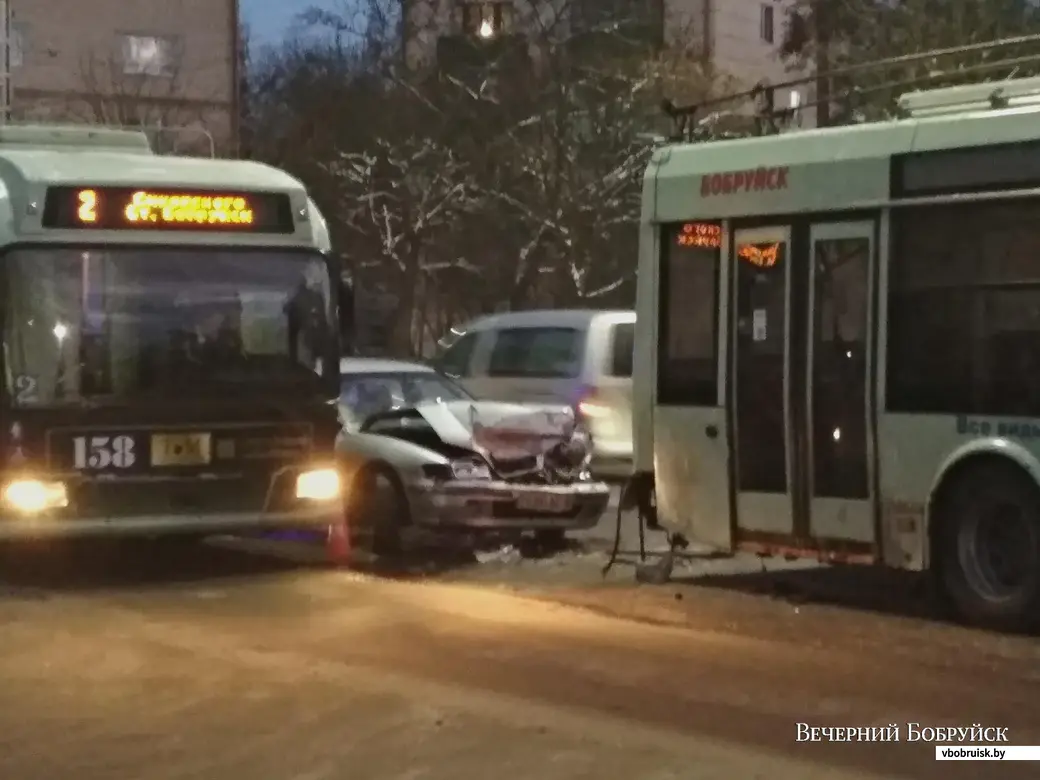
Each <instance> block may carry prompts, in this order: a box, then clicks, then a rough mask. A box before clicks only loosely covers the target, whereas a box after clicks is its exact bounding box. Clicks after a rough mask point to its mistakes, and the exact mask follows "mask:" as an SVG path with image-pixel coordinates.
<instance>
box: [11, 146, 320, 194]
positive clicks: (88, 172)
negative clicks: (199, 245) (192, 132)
mask: <svg viewBox="0 0 1040 780" xmlns="http://www.w3.org/2000/svg"><path fill="white" fill-rule="evenodd" d="M0 164H3V168H2V169H0V176H2V177H3V180H4V184H6V185H7V187H8V188H12V186H13V187H18V186H19V185H32V184H36V185H42V186H45V187H46V186H55V185H67V186H102V185H107V186H115V187H118V186H128V187H131V186H136V187H140V186H144V185H148V184H154V185H155V186H156V187H159V186H164V187H195V188H198V189H210V190H214V189H215V190H220V189H241V190H256V191H268V192H270V191H274V192H293V191H298V192H303V189H304V187H303V184H302V183H300V181H299V180H298V179H296V178H294V177H292V176H290V175H289V174H287V173H285V172H283V171H280V170H278V169H276V168H271V167H270V166H267V165H263V164H262V163H257V162H251V161H246V160H220V159H216V160H212V159H209V158H201V157H168V156H161V155H143V154H136V153H133V152H130V153H125V152H115V151H107V150H105V151H98V150H94V149H90V148H87V149H68V150H62V151H58V150H56V149H30V148H25V147H21V148H17V147H15V148H4V147H3V146H2V145H0Z"/></svg>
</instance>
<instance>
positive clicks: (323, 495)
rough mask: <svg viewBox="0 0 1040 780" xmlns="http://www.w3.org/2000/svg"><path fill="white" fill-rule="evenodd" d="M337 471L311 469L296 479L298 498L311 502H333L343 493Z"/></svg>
mask: <svg viewBox="0 0 1040 780" xmlns="http://www.w3.org/2000/svg"><path fill="white" fill-rule="evenodd" d="M342 489H343V488H342V485H341V484H340V477H339V472H338V471H337V470H336V469H311V470H310V471H304V472H303V473H302V474H300V475H299V476H298V477H296V497H297V498H302V499H307V500H309V501H331V500H332V499H334V498H339V496H340V493H341V492H342Z"/></svg>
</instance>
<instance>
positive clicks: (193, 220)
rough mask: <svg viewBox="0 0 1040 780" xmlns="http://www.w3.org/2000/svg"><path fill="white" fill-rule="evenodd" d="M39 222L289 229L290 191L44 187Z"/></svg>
mask: <svg viewBox="0 0 1040 780" xmlns="http://www.w3.org/2000/svg"><path fill="white" fill-rule="evenodd" d="M43 226H44V227H45V228H57V229H60V230H187V231H198V232H200V233H205V232H234V233H292V232H293V231H294V230H295V225H294V223H293V214H292V206H291V204H290V203H289V196H288V195H286V194H283V193H273V192H234V191H230V192H227V191H225V192H217V191H213V192H204V191H199V190H181V189H175V190H173V189H165V188H161V187H154V188H145V187H49V188H48V189H47V198H46V201H45V202H44V208H43Z"/></svg>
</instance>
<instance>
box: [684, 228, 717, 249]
mask: <svg viewBox="0 0 1040 780" xmlns="http://www.w3.org/2000/svg"><path fill="white" fill-rule="evenodd" d="M675 243H676V244H677V245H678V246H688V247H705V248H707V249H718V248H719V247H721V246H722V226H721V225H713V224H711V223H710V222H687V223H686V224H684V225H683V226H682V228H681V229H680V230H679V233H678V234H677V235H676V237H675Z"/></svg>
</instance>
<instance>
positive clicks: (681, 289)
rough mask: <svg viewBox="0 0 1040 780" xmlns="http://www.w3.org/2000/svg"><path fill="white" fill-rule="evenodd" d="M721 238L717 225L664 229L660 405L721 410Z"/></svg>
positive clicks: (661, 289)
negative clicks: (719, 372)
mask: <svg viewBox="0 0 1040 780" xmlns="http://www.w3.org/2000/svg"><path fill="white" fill-rule="evenodd" d="M721 237H722V231H721V227H720V226H719V224H718V223H687V224H685V225H683V224H680V225H666V226H664V227H663V228H662V231H661V245H662V246H661V269H660V273H659V280H658V316H659V317H660V321H659V325H658V330H659V333H658V343H659V344H660V347H659V349H660V353H659V356H658V366H657V375H658V387H657V401H658V403H661V404H675V405H689V406H717V405H718V321H719V318H718V305H719V268H720V246H721Z"/></svg>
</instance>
